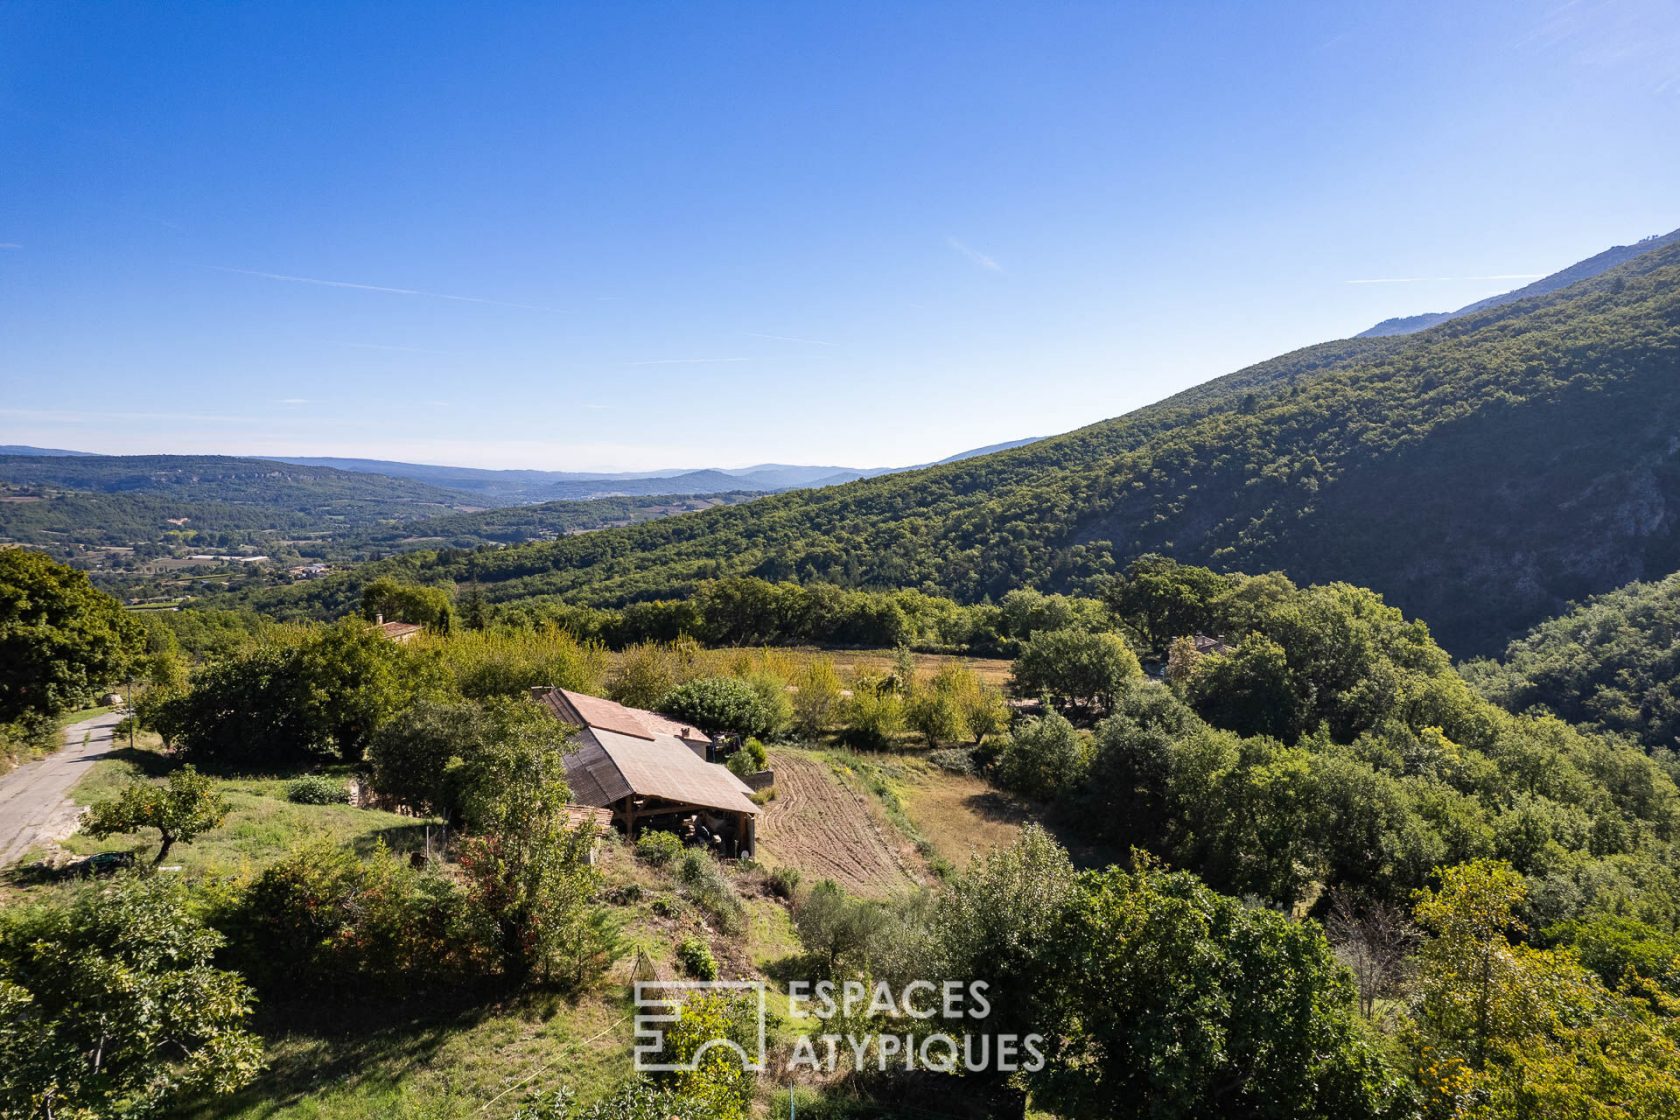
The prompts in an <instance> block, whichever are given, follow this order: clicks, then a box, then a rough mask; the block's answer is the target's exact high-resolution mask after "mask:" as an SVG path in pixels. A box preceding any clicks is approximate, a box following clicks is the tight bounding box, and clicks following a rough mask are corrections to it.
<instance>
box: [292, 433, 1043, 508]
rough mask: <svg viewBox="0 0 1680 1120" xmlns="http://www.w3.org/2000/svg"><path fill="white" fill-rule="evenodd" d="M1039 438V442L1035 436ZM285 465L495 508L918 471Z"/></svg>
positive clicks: (783, 486) (794, 486) (766, 488)
mask: <svg viewBox="0 0 1680 1120" xmlns="http://www.w3.org/2000/svg"><path fill="white" fill-rule="evenodd" d="M1033 438H1034V439H1035V438H1037V437H1033ZM1032 442H1033V439H1020V440H1012V441H1010V442H1008V443H997V444H993V445H991V446H990V447H978V448H975V449H974V450H972V451H963V452H960V453H958V454H956V455H952V456H950V457H949V458H946V459H941V460H939V461H940V462H941V463H954V462H957V461H958V460H960V459H972V458H974V457H975V456H977V455H989V454H991V453H992V452H994V451H1004V450H1007V449H1009V448H1012V447H1020V446H1022V445H1024V444H1028V443H1032ZM273 461H274V462H277V463H290V464H294V465H297V466H309V467H331V468H333V469H334V470H341V471H350V472H353V473H356V474H379V475H385V476H386V477H388V478H406V479H411V480H413V481H416V482H425V483H427V484H429V485H432V486H441V487H443V488H445V489H448V490H455V491H458V492H460V493H462V494H468V495H472V496H473V497H475V498H477V499H479V500H480V501H483V502H487V503H492V504H520V503H526V502H553V501H576V500H579V499H588V498H609V497H635V496H640V495H649V494H658V495H707V494H728V493H733V492H739V491H755V492H760V493H766V494H768V493H772V492H775V491H780V490H802V489H806V488H809V487H816V486H837V485H839V484H840V483H843V482H855V481H856V480H858V479H860V478H876V477H879V476H880V475H884V474H896V473H898V472H900V471H909V470H917V469H919V468H920V467H924V466H931V465H932V464H928V463H918V464H916V465H915V466H909V467H837V466H827V467H824V466H795V465H790V464H787V463H759V464H757V465H755V466H750V467H729V468H725V467H703V468H698V469H692V470H685V469H673V470H664V471H626V472H623V473H618V474H614V473H605V472H588V471H534V470H502V471H496V470H483V469H481V468H478V467H448V466H437V465H432V464H427V463H399V462H394V461H392V460H388V459H336V458H308V457H294V456H276V457H275V458H274V460H273Z"/></svg>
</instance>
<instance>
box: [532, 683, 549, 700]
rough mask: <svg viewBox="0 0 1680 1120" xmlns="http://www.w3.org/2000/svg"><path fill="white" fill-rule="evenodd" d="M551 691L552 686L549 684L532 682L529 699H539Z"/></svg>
mask: <svg viewBox="0 0 1680 1120" xmlns="http://www.w3.org/2000/svg"><path fill="white" fill-rule="evenodd" d="M553 691H554V686H553V685H551V684H534V685H532V686H531V699H533V700H541V699H542V698H543V697H545V696H547V695H548V694H549V693H551V692H553Z"/></svg>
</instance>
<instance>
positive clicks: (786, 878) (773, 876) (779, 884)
mask: <svg viewBox="0 0 1680 1120" xmlns="http://www.w3.org/2000/svg"><path fill="white" fill-rule="evenodd" d="M799 879H800V875H799V868H797V867H778V868H776V869H775V870H774V871H772V872H770V877H769V880H768V882H769V884H770V893H771V894H773V895H775V896H776V897H777V898H792V897H793V896H794V894H795V893H797V892H798V890H799Z"/></svg>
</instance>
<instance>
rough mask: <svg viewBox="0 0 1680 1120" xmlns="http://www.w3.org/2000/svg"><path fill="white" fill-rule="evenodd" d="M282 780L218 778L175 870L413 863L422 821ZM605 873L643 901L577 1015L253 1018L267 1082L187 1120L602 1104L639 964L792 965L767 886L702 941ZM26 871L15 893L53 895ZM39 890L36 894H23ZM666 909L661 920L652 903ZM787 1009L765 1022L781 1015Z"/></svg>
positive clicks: (522, 1001)
mask: <svg viewBox="0 0 1680 1120" xmlns="http://www.w3.org/2000/svg"><path fill="white" fill-rule="evenodd" d="M169 768H170V764H169V762H168V760H167V759H165V758H164V757H163V756H161V755H160V754H158V753H157V752H156V750H155V739H154V740H153V741H152V742H151V743H147V742H145V741H144V740H143V741H142V743H141V749H139V750H134V751H129V750H124V751H120V752H118V753H117V755H116V756H115V757H113V758H111V759H108V760H105V761H102V762H99V763H96V764H95V765H94V766H93V767H92V768H91V770H90V771H89V774H88V776H87V777H86V778H84V779H83V780H82V781H81V782H80V783H79V784H78V785H77V787H76V789H75V791H74V793H73V796H74V797H75V799H76V800H77V801H78V802H80V803H83V804H87V803H90V802H92V801H94V800H97V799H99V798H100V797H104V796H107V795H109V794H111V793H113V792H114V791H115V790H117V789H118V788H120V787H121V786H122V785H124V784H126V783H127V782H129V781H131V780H132V779H133V778H134V777H136V776H141V775H144V776H152V777H157V776H161V775H163V774H165V773H167V771H168V769H169ZM287 781H288V780H287V779H286V778H283V777H249V776H238V777H225V778H218V779H217V785H218V787H219V789H220V791H221V792H222V793H223V794H224V796H226V797H227V799H228V800H229V802H230V803H231V804H232V806H233V811H232V813H231V814H230V815H229V817H228V819H227V820H226V822H225V823H224V824H223V825H222V827H220V828H218V829H216V830H215V831H213V832H211V833H208V834H206V835H205V836H203V837H201V838H200V839H198V840H196V841H194V842H193V843H191V844H188V845H178V846H177V847H176V848H175V850H174V851H173V852H172V853H171V856H170V863H171V864H172V865H173V864H179V865H180V866H181V867H182V868H183V871H182V873H183V874H186V875H190V876H193V877H195V878H198V879H201V880H212V881H213V880H222V881H237V880H239V879H241V878H243V877H245V876H248V875H252V874H255V873H256V872H257V871H259V870H260V869H261V868H262V867H263V866H264V865H265V864H267V863H269V862H271V861H273V860H274V859H276V858H278V857H279V856H281V855H283V854H285V853H286V852H288V851H290V850H291V849H292V848H293V847H294V846H296V845H297V844H299V843H302V842H305V841H308V840H315V839H319V838H323V837H324V838H327V839H330V840H332V841H335V842H337V843H341V844H346V845H349V846H351V847H353V848H354V849H356V850H357V851H359V852H362V853H368V852H371V851H373V850H374V849H375V847H376V846H377V845H378V844H381V843H383V844H385V845H387V846H388V847H390V848H392V849H393V850H394V851H398V852H406V851H414V850H418V849H419V848H420V847H421V845H422V843H423V832H424V829H425V826H426V824H427V823H428V822H425V821H417V820H415V818H413V817H404V816H399V815H396V814H392V813H384V812H378V811H374V810H365V809H354V808H351V807H350V806H348V805H338V806H315V805H294V804H292V803H290V802H288V801H286V800H285V789H286V785H287ZM154 846H155V840H153V839H152V838H151V837H148V836H146V835H134V836H114V837H110V838H108V839H106V840H104V841H95V840H93V839H91V838H89V837H86V836H75V837H71V838H70V839H69V840H68V841H66V843H65V845H64V847H65V848H66V849H67V850H68V851H69V852H71V853H73V854H80V855H85V854H91V853H93V852H96V851H122V850H128V849H133V848H141V849H144V851H143V856H145V857H149V854H150V852H151V850H153V848H154ZM600 854H601V866H602V869H603V873H604V877H605V879H606V883H607V887H608V890H609V893H610V891H611V889H612V888H615V887H622V886H625V885H629V884H634V885H635V886H636V887H638V888H640V890H641V897H640V898H639V899H637V900H635V901H633V902H630V903H628V904H625V905H623V906H621V907H619V908H618V917H619V918H620V919H621V920H622V921H623V923H624V925H623V929H624V936H625V941H626V944H627V946H628V947H629V950H630V952H629V953H628V955H627V956H626V957H625V958H624V959H623V960H621V961H620V962H619V964H618V966H617V967H616V968H615V970H614V973H613V974H612V975H611V976H610V977H609V978H608V980H607V981H605V982H604V983H603V984H602V985H601V986H599V988H598V989H597V990H595V991H594V992H591V993H588V994H586V995H584V996H582V997H580V998H577V999H575V1000H562V999H558V998H554V997H550V996H544V995H530V996H516V997H511V998H508V997H495V998H492V999H491V1000H489V1001H485V1000H484V998H483V996H482V995H481V994H466V995H463V996H461V997H460V998H458V999H455V1000H453V1001H451V1000H450V999H448V998H443V999H433V1000H428V1001H425V1002H416V1001H410V1002H403V1001H395V1002H393V1001H388V1000H382V999H375V998H363V999H358V998H355V997H354V995H353V994H352V995H347V996H346V997H344V998H340V999H334V1000H331V1001H327V1000H322V1001H319V1002H307V1003H290V1004H287V1003H275V1002H273V1001H270V1002H269V1003H267V1004H260V1005H259V1007H258V1011H257V1016H256V1026H257V1028H258V1030H259V1031H260V1032H261V1033H262V1034H263V1036H264V1039H265V1043H266V1048H267V1057H268V1064H269V1068H268V1070H267V1072H265V1073H264V1074H263V1076H262V1077H261V1078H260V1079H259V1080H258V1081H257V1082H256V1083H255V1084H253V1085H252V1086H251V1087H250V1088H248V1089H247V1090H245V1091H244V1092H242V1093H240V1094H239V1095H238V1096H237V1097H234V1098H232V1099H231V1100H222V1101H217V1102H214V1103H206V1104H205V1105H203V1106H202V1107H199V1108H197V1109H195V1110H192V1111H191V1112H190V1113H189V1115H191V1116H195V1117H202V1118H205V1120H208V1118H211V1117H216V1118H221V1117H238V1118H247V1120H372V1118H375V1117H379V1118H389V1117H426V1118H428V1120H467V1118H470V1117H485V1116H488V1117H502V1116H505V1115H507V1114H509V1113H511V1112H512V1111H513V1109H514V1108H515V1107H516V1106H517V1105H518V1104H519V1103H520V1102H521V1101H522V1100H523V1099H524V1098H525V1097H526V1096H528V1095H529V1094H531V1093H532V1092H534V1091H537V1090H541V1089H550V1088H553V1087H554V1086H556V1085H558V1084H560V1083H562V1082H564V1083H566V1084H570V1085H572V1086H573V1087H574V1088H576V1089H577V1090H578V1091H579V1093H580V1094H581V1095H583V1096H584V1098H585V1099H588V1098H590V1097H592V1096H594V1095H596V1094H598V1093H602V1092H605V1091H606V1090H607V1089H609V1088H610V1087H611V1086H612V1085H613V1084H614V1083H616V1082H617V1081H618V1080H620V1079H622V1078H623V1077H625V1076H627V1075H628V1074H629V1073H630V1070H631V1044H632V1038H631V1016H632V1014H633V1006H632V1003H631V1000H630V996H629V979H630V968H631V967H632V965H633V963H634V959H635V954H636V952H637V951H638V950H640V951H642V952H645V953H646V954H647V956H648V957H649V958H650V959H651V960H652V961H653V962H654V964H655V966H656V967H657V968H659V969H660V970H661V972H662V973H663V974H665V975H677V974H678V969H677V966H676V965H675V963H674V946H675V945H676V944H677V942H679V941H680V940H681V939H682V938H683V937H684V936H687V935H690V934H694V935H697V936H701V937H704V938H706V939H707V940H708V941H710V942H711V944H712V947H713V952H714V954H715V955H716V956H717V959H718V961H719V963H720V965H721V966H722V968H723V971H724V974H725V975H726V976H731V975H763V974H764V973H765V972H766V971H767V970H770V969H773V968H774V967H775V965H776V962H778V961H781V960H783V959H784V958H786V957H788V956H792V955H795V954H797V953H798V952H799V951H800V950H799V944H798V939H797V937H796V936H795V935H794V932H793V929H792V924H791V921H790V919H789V917H788V912H787V910H786V908H785V906H783V905H781V904H779V903H777V902H775V901H773V900H772V899H770V898H769V897H767V896H766V895H765V893H764V891H763V881H762V876H761V875H756V874H751V873H749V874H747V875H744V876H738V877H737V883H738V887H739V889H740V890H741V893H742V895H743V902H744V906H745V909H746V923H745V927H746V928H745V932H744V934H743V935H741V936H740V937H726V936H723V935H720V934H718V933H716V932H715V931H712V930H710V929H708V927H707V926H706V924H705V923H704V921H703V920H702V918H701V916H700V915H699V913H698V912H697V911H695V910H694V908H693V907H692V906H691V905H689V904H687V903H685V902H682V901H681V900H680V899H679V898H678V896H677V893H676V891H675V889H674V887H673V886H672V884H671V883H670V882H669V881H668V880H667V879H666V878H665V877H664V876H663V875H662V874H660V873H658V872H655V871H652V870H650V869H649V868H647V867H645V866H643V865H641V864H639V863H637V862H636V861H635V860H634V859H633V858H632V857H631V855H630V853H629V849H628V848H627V847H625V846H624V845H622V844H620V843H618V842H616V841H608V842H605V843H604V844H603V846H602V849H601V853H600ZM38 878H39V875H38V872H37V871H34V870H32V869H30V868H26V869H24V871H23V873H22V874H21V876H20V880H21V881H22V882H23V883H25V884H26V885H25V886H24V887H23V888H22V892H23V893H25V894H34V893H37V892H43V891H54V890H59V889H61V888H60V887H59V886H57V885H55V884H52V883H41V882H39V881H37V880H38ZM31 882H34V884H35V885H27V884H29V883H31ZM661 899H663V900H665V901H666V902H667V903H671V904H673V905H674V907H675V911H676V913H675V914H674V915H673V916H662V915H661V914H659V913H656V904H657V902H658V900H661ZM785 1006H786V1005H785V999H782V998H781V997H779V996H778V997H776V998H774V999H773V1000H772V1010H776V1009H778V1008H779V1009H781V1010H784V1011H785Z"/></svg>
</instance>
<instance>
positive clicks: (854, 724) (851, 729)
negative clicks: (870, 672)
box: [840, 680, 904, 750]
mask: <svg viewBox="0 0 1680 1120" xmlns="http://www.w3.org/2000/svg"><path fill="white" fill-rule="evenodd" d="M842 716H843V718H844V721H845V722H844V725H843V726H842V727H841V729H840V738H841V740H842V741H843V742H845V743H846V744H847V745H848V746H853V747H862V748H864V749H867V750H885V749H886V748H888V747H890V746H892V745H893V743H894V741H895V740H897V738H898V736H899V733H900V732H902V731H903V730H904V698H903V697H902V696H900V695H899V694H898V693H896V692H893V691H891V690H890V689H887V688H885V687H883V686H882V684H881V683H880V682H874V681H865V680H859V681H857V682H855V683H854V684H853V685H852V695H851V698H850V699H849V700H847V701H846V703H845V705H844V707H843V709H842Z"/></svg>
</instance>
